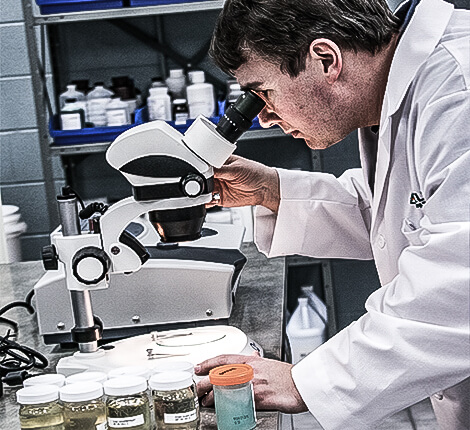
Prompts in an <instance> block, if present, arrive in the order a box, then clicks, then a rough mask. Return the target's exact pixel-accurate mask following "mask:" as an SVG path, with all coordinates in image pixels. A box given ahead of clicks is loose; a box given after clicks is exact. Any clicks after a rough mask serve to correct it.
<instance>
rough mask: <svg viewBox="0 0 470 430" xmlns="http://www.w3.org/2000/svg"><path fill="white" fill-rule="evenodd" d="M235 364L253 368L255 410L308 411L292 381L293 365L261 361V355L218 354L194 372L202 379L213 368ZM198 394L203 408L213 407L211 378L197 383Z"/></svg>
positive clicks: (197, 367) (293, 412)
mask: <svg viewBox="0 0 470 430" xmlns="http://www.w3.org/2000/svg"><path fill="white" fill-rule="evenodd" d="M234 363H246V364H249V365H250V366H251V367H253V370H254V378H253V388H254V393H255V404H256V409H268V410H278V411H281V412H284V413H291V414H295V413H299V412H306V411H307V406H305V403H304V401H303V400H302V398H301V397H300V394H299V392H298V391H297V388H296V387H295V384H294V380H293V379H292V375H291V369H292V364H289V363H283V362H281V361H276V360H269V359H266V358H261V357H260V356H259V354H258V353H255V354H253V355H219V356H218V357H215V358H211V359H209V360H206V361H204V362H202V363H201V364H199V365H197V366H196V367H195V369H194V370H195V373H196V375H198V376H203V375H207V374H208V373H209V370H211V369H212V368H213V367H217V366H222V365H224V364H234ZM197 393H198V397H200V398H201V397H202V405H203V406H210V405H212V404H214V393H213V392H212V385H211V383H210V382H209V377H208V376H207V377H205V378H203V379H202V380H201V381H199V383H198V384H197Z"/></svg>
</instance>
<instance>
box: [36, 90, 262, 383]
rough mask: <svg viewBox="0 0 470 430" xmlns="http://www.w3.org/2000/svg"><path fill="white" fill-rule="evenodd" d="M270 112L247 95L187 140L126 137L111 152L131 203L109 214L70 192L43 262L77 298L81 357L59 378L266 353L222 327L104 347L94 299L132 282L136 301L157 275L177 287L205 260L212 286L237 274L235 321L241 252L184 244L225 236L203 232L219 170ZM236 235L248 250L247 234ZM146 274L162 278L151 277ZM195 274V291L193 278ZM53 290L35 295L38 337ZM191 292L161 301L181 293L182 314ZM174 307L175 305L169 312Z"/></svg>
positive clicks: (137, 132)
mask: <svg viewBox="0 0 470 430" xmlns="http://www.w3.org/2000/svg"><path fill="white" fill-rule="evenodd" d="M263 107H264V102H263V101H262V100H261V99H260V98H259V97H258V96H257V95H256V94H254V93H253V92H245V93H244V94H242V95H241V96H240V97H239V99H238V100H237V101H236V103H234V104H233V105H232V106H230V107H229V108H228V109H227V111H226V112H225V114H224V116H223V117H221V119H220V120H219V122H218V123H217V125H215V124H213V123H212V122H210V121H209V120H208V119H206V118H205V117H203V116H199V117H198V118H197V119H196V120H195V121H194V122H193V124H192V125H191V126H190V127H189V128H188V130H187V131H186V132H185V133H184V135H183V134H181V133H180V132H178V131H177V130H175V129H174V128H172V127H171V126H170V125H169V124H168V123H166V122H164V121H153V122H150V123H145V124H142V125H139V126H136V127H133V128H131V129H130V130H127V131H126V132H124V133H122V134H121V135H120V136H119V137H118V138H116V140H115V141H114V142H113V143H112V144H111V146H110V147H109V148H108V150H107V152H106V160H107V162H108V163H109V164H110V165H111V166H112V167H114V168H115V169H117V170H118V171H119V172H121V173H122V174H123V175H124V177H125V178H126V179H127V180H128V181H129V182H130V184H131V185H132V194H133V195H132V196H131V197H128V198H125V199H123V200H121V201H119V202H117V203H115V204H113V205H111V206H110V207H109V208H107V207H105V206H104V205H97V204H94V205H92V206H91V208H90V207H87V208H85V209H83V210H82V211H79V209H78V202H79V198H78V197H77V195H76V194H75V193H74V192H73V191H72V190H70V189H68V188H67V187H64V189H63V192H62V194H61V195H59V196H58V197H57V202H58V207H59V214H60V221H61V226H60V227H59V228H58V229H57V230H55V231H54V232H53V233H52V234H51V242H52V243H51V245H49V246H47V247H45V248H44V249H43V262H44V267H45V268H46V270H48V271H57V270H61V271H62V273H61V276H60V279H59V278H57V275H56V278H57V279H59V281H60V282H59V283H58V284H57V282H56V284H57V285H59V284H61V283H63V281H65V285H66V289H67V290H68V291H69V292H70V303H71V310H72V315H73V321H74V324H75V325H74V327H73V328H72V329H71V330H70V331H71V340H72V341H73V342H74V343H76V344H78V348H79V351H78V352H76V353H75V354H73V356H71V357H64V358H62V359H61V360H60V361H59V364H58V366H57V371H58V372H60V373H64V374H72V373H76V372H77V371H82V370H87V369H92V370H102V371H108V370H110V369H111V368H114V367H119V366H123V365H129V364H134V365H135V364H145V365H148V363H149V359H150V360H151V359H153V358H163V359H166V358H168V359H172V358H173V357H184V359H185V360H188V361H193V362H194V363H196V362H199V361H201V360H204V359H206V358H209V357H210V356H215V355H218V354H220V353H243V352H244V351H245V353H250V352H252V351H253V349H257V350H260V347H259V346H258V345H257V344H256V343H255V342H253V341H251V340H250V339H248V338H247V337H246V335H245V334H244V333H242V332H241V331H240V330H238V329H236V328H235V327H231V326H228V325H216V324H207V325H204V324H203V325H201V326H197V327H194V326H191V325H189V327H187V328H177V329H175V330H166V331H154V332H152V333H148V334H143V335H138V336H133V337H131V338H129V339H122V340H118V341H116V342H114V343H112V344H106V345H104V346H103V347H100V346H99V341H100V339H101V338H102V333H103V323H102V322H101V320H100V318H99V317H97V316H95V315H94V312H93V308H92V300H91V295H90V292H93V293H94V292H95V291H96V292H98V291H99V290H105V289H107V288H108V287H110V289H111V288H112V287H113V285H112V284H113V282H112V281H113V279H114V278H117V277H120V279H121V281H122V280H123V282H124V284H126V281H127V285H126V287H127V289H128V290H130V291H131V290H132V289H133V283H135V276H137V275H138V274H139V273H146V276H147V277H149V274H150V277H155V278H156V277H158V276H159V275H160V276H164V277H167V278H170V277H176V276H177V274H178V273H179V272H180V271H181V270H183V268H182V267H183V266H185V265H186V266H187V265H189V266H191V264H193V265H194V264H196V265H197V264H198V260H199V261H204V260H205V261H206V262H205V263H204V264H208V265H209V266H211V265H212V266H214V267H212V268H211V270H213V274H215V275H214V276H215V278H214V279H215V282H214V284H216V283H217V282H218V281H217V280H218V279H219V278H217V276H220V272H221V269H220V267H229V268H230V269H229V270H228V272H229V276H228V277H227V275H226V274H225V275H223V276H222V278H220V279H222V281H221V282H222V284H229V286H228V288H227V287H226V286H225V285H224V287H223V291H221V295H223V297H222V299H221V301H222V302H223V303H225V310H224V312H225V313H227V312H230V310H231V302H232V298H233V297H230V294H231V292H232V293H233V290H234V285H235V284H236V282H237V280H238V278H239V274H240V272H241V269H242V267H243V265H244V263H245V261H246V258H245V257H244V256H243V254H241V252H240V251H239V250H238V249H233V248H235V246H233V247H229V249H226V250H221V249H218V248H217V247H215V248H212V250H211V248H210V247H205V246H199V247H198V246H196V247H194V248H191V247H183V246H182V243H184V242H188V241H189V242H193V243H197V242H200V241H202V242H201V243H205V242H204V241H207V240H208V241H209V242H210V240H213V239H211V236H213V235H217V234H218V231H217V228H216V229H212V228H210V226H209V227H206V226H204V219H205V214H206V204H207V203H209V202H211V201H212V199H213V189H214V177H213V176H214V172H213V167H221V166H222V165H223V164H224V162H225V161H226V160H227V158H228V157H229V156H230V155H231V154H232V153H233V151H234V150H235V148H236V141H237V140H238V138H239V137H240V136H241V135H242V134H243V133H244V132H245V131H246V130H248V129H249V128H250V127H251V125H252V121H253V119H254V118H255V117H256V115H258V113H259V112H260V111H261V109H262V108H263ZM91 215H93V216H91ZM80 217H81V218H85V219H86V221H87V222H88V230H84V229H83V228H82V226H81V222H80ZM87 218H88V219H87ZM136 219H138V220H141V221H142V223H143V225H144V226H147V227H149V226H150V229H153V230H154V231H152V232H151V234H153V236H152V235H151V236H150V237H151V239H150V240H146V241H145V242H146V243H145V244H144V243H142V242H141V241H140V240H139V239H138V238H137V237H136V235H134V234H132V229H129V226H131V225H132V224H133V221H135V220H136ZM219 227H220V226H219ZM222 230H223V228H222ZM155 232H156V233H157V235H156V234H155ZM228 235H229V236H230V235H231V232H229V233H228ZM236 235H238V238H239V240H240V241H241V237H242V235H243V232H241V235H240V232H238V233H237V234H236ZM206 237H207V238H206ZM224 252H225V254H224ZM162 255H163V257H162ZM162 261H164V262H165V264H163V263H162ZM220 263H222V264H220ZM162 264H163V265H164V266H165V267H164V268H163V269H162V268H161V266H162ZM168 264H169V265H170V268H168ZM152 265H153V266H152ZM215 266H217V267H215ZM146 267H154V269H153V271H149V270H147V272H145V268H146ZM224 270H225V269H224ZM224 270H222V272H224ZM49 273H51V272H48V273H46V275H48V274H49ZM56 273H57V272H56ZM189 273H191V277H193V281H195V275H193V274H194V273H195V271H194V270H193V271H190V272H189ZM204 273H205V272H204ZM211 273H212V272H211ZM203 276H204V275H203ZM224 276H225V277H224ZM57 279H56V280H57ZM155 281H157V279H155ZM206 281H207V282H208V281H209V280H208V279H207V280H206ZM54 282H55V281H51V278H48V280H46V281H43V282H42V284H41V281H40V282H39V283H38V284H37V285H36V287H35V290H36V295H37V304H38V308H39V309H38V319H39V325H40V328H41V327H42V323H43V321H42V320H43V319H45V316H46V314H47V315H50V311H47V312H46V310H45V307H46V306H50V302H49V304H48V305H47V304H46V303H45V301H44V300H43V299H42V298H41V297H42V296H43V295H44V294H43V293H42V291H43V290H44V291H47V289H46V288H41V287H45V286H48V285H49V286H51V285H52V284H54ZM123 282H121V283H123ZM188 282H189V283H190V282H191V280H188ZM195 282H197V281H195ZM110 284H111V286H110ZM157 284H158V282H157ZM155 288H158V285H157V286H155ZM185 288H186V287H184V286H183V287H182V290H175V292H173V291H171V290H170V291H166V293H165V297H164V296H163V295H162V296H161V300H166V298H167V297H170V298H171V297H172V293H174V294H175V297H174V302H173V303H174V307H175V308H178V305H179V303H178V302H179V301H180V299H179V298H178V297H180V296H181V294H184V291H185ZM227 291H228V293H227ZM56 293H58V291H56ZM214 294H217V291H215V292H214ZM178 295H179V296H178ZM196 296H197V293H196V294H193V295H192V297H189V301H190V302H191V301H197V297H196ZM49 299H50V297H49ZM122 299H123V300H124V301H128V302H130V301H131V300H132V299H129V298H124V297H123V298H122ZM41 300H42V301H41ZM125 304H126V303H124V305H125ZM127 304H129V303H127ZM151 305H152V304H151V303H150V306H151ZM171 307H172V306H171V305H170V302H168V304H167V305H166V308H171ZM187 312H188V311H187V309H184V310H182V312H181V315H179V316H177V317H176V319H177V320H178V319H180V318H184V315H183V314H185V313H187ZM213 313H214V310H212V309H207V310H206V313H205V315H206V317H212V316H214V315H213ZM191 317H193V318H196V319H197V318H199V317H198V316H190V317H189V319H191ZM215 317H217V314H216V315H215ZM170 320H171V318H170ZM215 320H217V318H215ZM173 322H174V323H176V322H178V321H173ZM170 326H171V325H170ZM233 348H235V350H234V349H233ZM150 367H151V366H150Z"/></svg>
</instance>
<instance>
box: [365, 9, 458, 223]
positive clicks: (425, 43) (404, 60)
mask: <svg viewBox="0 0 470 430" xmlns="http://www.w3.org/2000/svg"><path fill="white" fill-rule="evenodd" d="M453 10H454V6H453V5H451V4H449V3H445V2H444V1H442V0H422V1H421V2H420V3H419V5H418V6H417V7H416V10H415V12H414V14H413V16H412V17H411V20H410V23H409V24H408V26H407V27H406V28H405V30H404V32H403V34H402V35H401V39H400V41H399V43H398V46H397V49H396V50H395V55H394V56H393V60H392V65H391V67H390V73H389V76H388V82H387V88H386V91H385V97H384V101H383V104H382V113H381V118H380V130H379V144H378V147H377V164H376V172H375V186H374V199H373V200H372V225H371V231H372V232H374V231H375V230H376V228H377V220H378V219H379V216H378V214H379V211H380V210H381V209H380V208H382V207H383V204H382V202H383V201H384V199H385V183H386V181H387V178H388V176H389V172H390V151H391V149H390V145H391V134H392V131H391V117H392V115H393V114H394V113H395V112H397V110H398V109H399V108H400V105H401V103H402V101H403V99H404V97H405V94H406V92H407V90H408V87H409V86H410V84H411V82H412V81H413V79H414V77H415V76H416V74H417V72H418V70H419V68H420V67H421V65H422V64H423V63H424V62H425V61H426V59H427V58H428V57H429V55H431V53H432V52H433V50H434V49H435V47H436V46H437V44H438V43H439V41H440V39H441V38H442V35H443V34H444V31H445V29H446V27H447V24H448V23H449V20H450V17H451V15H452V12H453Z"/></svg>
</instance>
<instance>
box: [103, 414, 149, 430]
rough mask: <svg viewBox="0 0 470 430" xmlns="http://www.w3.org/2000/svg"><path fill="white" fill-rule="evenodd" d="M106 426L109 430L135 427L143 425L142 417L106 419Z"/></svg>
mask: <svg viewBox="0 0 470 430" xmlns="http://www.w3.org/2000/svg"><path fill="white" fill-rule="evenodd" d="M108 424H109V427H110V428H116V429H123V428H128V427H136V426H141V425H142V424H145V419H144V416H143V415H142V414H141V415H136V416H135V417H125V418H111V417H108Z"/></svg>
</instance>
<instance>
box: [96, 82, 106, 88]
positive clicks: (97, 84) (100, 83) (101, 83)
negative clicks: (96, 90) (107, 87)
mask: <svg viewBox="0 0 470 430" xmlns="http://www.w3.org/2000/svg"><path fill="white" fill-rule="evenodd" d="M95 87H104V82H101V81H98V82H95Z"/></svg>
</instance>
